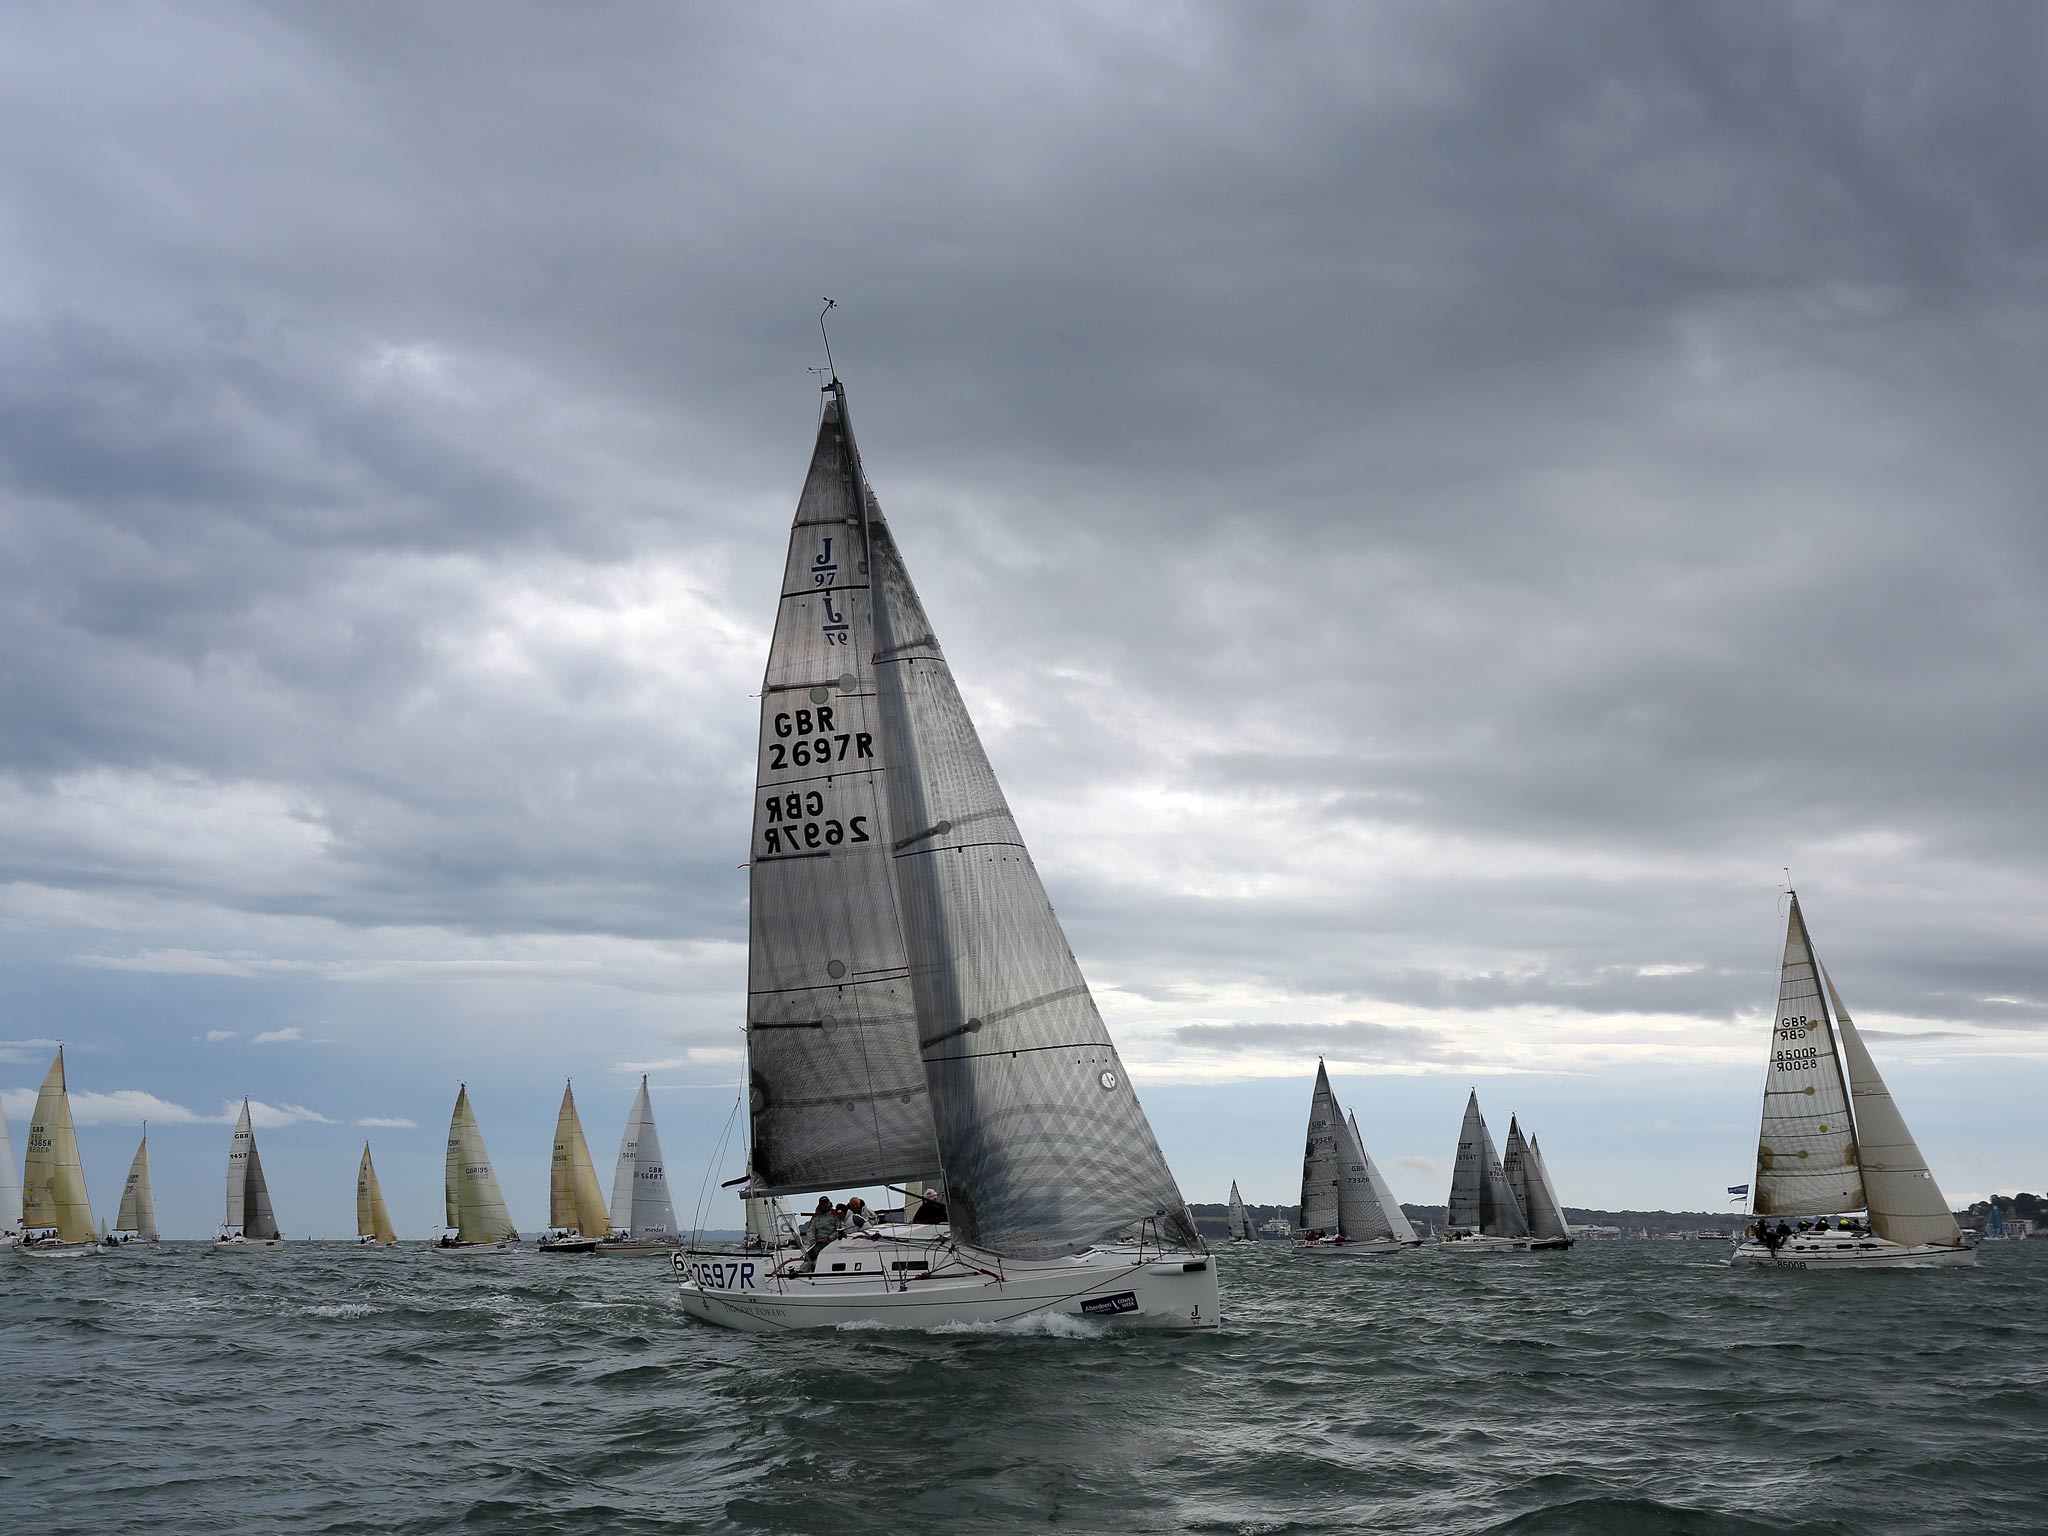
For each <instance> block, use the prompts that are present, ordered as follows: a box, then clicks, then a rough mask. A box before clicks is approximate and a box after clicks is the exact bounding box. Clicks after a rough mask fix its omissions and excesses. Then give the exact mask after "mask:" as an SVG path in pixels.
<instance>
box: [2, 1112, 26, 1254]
mask: <svg viewBox="0 0 2048 1536" xmlns="http://www.w3.org/2000/svg"><path fill="white" fill-rule="evenodd" d="M20 1230H21V1178H20V1176H19V1175H18V1174H16V1173H15V1171H14V1138H13V1137H11V1136H9V1135H8V1134H7V1112H6V1111H5V1110H0V1237H4V1236H6V1235H7V1234H8V1233H10V1232H18V1231H20Z"/></svg>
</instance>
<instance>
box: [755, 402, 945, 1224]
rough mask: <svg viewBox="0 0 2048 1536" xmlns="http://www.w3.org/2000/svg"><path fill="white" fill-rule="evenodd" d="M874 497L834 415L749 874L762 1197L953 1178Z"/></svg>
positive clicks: (780, 640) (772, 657)
mask: <svg viewBox="0 0 2048 1536" xmlns="http://www.w3.org/2000/svg"><path fill="white" fill-rule="evenodd" d="M863 491H864V487H863V484H862V481H861V478H860V469H859V460H858V456H857V454H856V453H855V451H854V447H853V437H852V432H851V430H850V428H849V426H848V425H847V423H846V421H845V417H844V411H843V409H842V407H841V404H840V402H839V401H838V400H837V399H836V398H832V399H828V401H827V403H826V406H825V412H824V417H823V419H822V420H821V421H820V423H819V426H818V441H817V447H816V449H815V451H814V452H813V454H812V456H811V467H810V473H809V474H808V475H807V476H806V477H805V480H804V488H803V494H802V495H801V496H800V497H799V498H798V501H797V512H796V521H795V524H794V526H793V527H792V528H791V530H790V537H789V553H788V557H787V560H786V561H785V564H784V567H783V574H782V588H781V592H782V596H781V601H780V604H779V606H778V607H777V609H776V615H775V633H774V638H773V641H772V642H771V644H770V647H769V652H768V670H767V674H766V676H765V678H764V679H763V683H762V690H761V726H760V736H759V744H758V746H759V760H758V763H757V765H756V783H757V787H756V791H755V795H754V818H753V821H754V833H753V852H752V855H751V859H750V863H749V873H748V889H749V897H750V907H749V943H748V951H747V990H748V996H747V1067H748V1073H747V1078H748V1121H749V1139H750V1143H751V1146H750V1152H749V1172H750V1175H751V1184H750V1188H751V1190H752V1192H754V1193H756V1194H785V1193H795V1192H799V1191H804V1190H813V1189H822V1188H826V1187H831V1186H839V1187H849V1186H856V1185H864V1184H868V1185H872V1184H884V1183H892V1182H901V1181H902V1180H903V1179H904V1178H906V1177H908V1176H910V1175H912V1174H916V1173H920V1172H922V1171H923V1170H925V1169H928V1168H931V1167H933V1166H934V1165H936V1164H937V1163H938V1162H939V1155H938V1146H937V1143H936V1141H935V1140H934V1134H933V1127H932V1111H931V1104H930V1098H929V1090H928V1085H927V1081H926V1076H925V1069H924V1065H923V1063H922V1061H921V1060H920V1058H919V1051H918V1033H917V1018H916V1012H915V1007H914V1004H913V1002H912V988H911V985H910V981H909V978H908V974H907V970H906V959H905V954H904V947H903V933H902V926H901V924H900V922H899V921H898V918H897V909H896V901H897V898H896V890H895V883H894V875H893V873H892V871H891V868H890V857H889V850H890V845H891V840H892V839H891V830H890V810H889V803H888V792H887V790H886V788H885V787H884V783H883V780H884V777H885V770H886V769H887V767H888V766H889V761H890V759H889V755H888V753H889V748H888V746H887V743H886V733H885V732H884V731H883V730H882V728H881V725H880V723H879V721H878V719H877V703H876V698H875V679H874V665H873V655H874V649H875V641H874V631H873V613H872V607H873V605H872V603H871V600H870V598H871V594H870V572H869V565H870V560H869V554H868V550H867V540H866V536H865V533H866V530H865V519H864V517H863V512H862V496H863Z"/></svg>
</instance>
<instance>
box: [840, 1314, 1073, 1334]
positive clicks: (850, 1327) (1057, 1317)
mask: <svg viewBox="0 0 2048 1536" xmlns="http://www.w3.org/2000/svg"><path fill="white" fill-rule="evenodd" d="M832 1326H833V1328H834V1329H835V1330H837V1331H838V1332H840V1333H932V1334H981V1335H986V1336H988V1337H992V1338H1014V1339H1027V1338H1040V1339H1099V1338H1102V1337H1104V1336H1105V1335H1106V1334H1108V1332H1109V1331H1110V1330H1109V1325H1108V1324H1107V1323H1097V1322H1094V1321H1091V1320H1090V1319H1088V1318H1082V1317H1075V1316H1074V1315H1073V1314H1072V1313H1069V1312H1033V1313H1031V1314H1030V1315H1029V1316H1027V1317H1010V1318H1004V1319H1003V1320H1002V1321H1000V1322H970V1321H966V1320H960V1321H955V1322H949V1323H896V1322H889V1321H887V1320H885V1319H882V1318H877V1317H861V1318H853V1319H850V1320H848V1321H847V1322H843V1323H834V1324H833V1325H832Z"/></svg>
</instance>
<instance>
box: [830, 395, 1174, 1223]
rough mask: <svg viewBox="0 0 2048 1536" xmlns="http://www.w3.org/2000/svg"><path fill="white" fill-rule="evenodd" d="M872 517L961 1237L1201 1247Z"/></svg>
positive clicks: (929, 1050)
mask: <svg viewBox="0 0 2048 1536" xmlns="http://www.w3.org/2000/svg"><path fill="white" fill-rule="evenodd" d="M834 394H835V396H836V398H837V403H838V405H839V414H840V419H841V425H842V426H847V428H848V430H847V432H846V434H845V436H846V442H847V444H848V448H849V452H850V453H852V457H851V462H850V465H849V468H850V469H851V471H852V483H853V485H854V486H855V487H856V488H863V489H864V487H865V481H864V479H863V477H862V475H861V473H860V466H859V456H858V453H857V452H853V451H852V449H851V444H852V441H853V434H852V431H851V428H850V424H848V423H847V422H846V421H845V400H844V396H843V394H842V393H840V392H839V391H838V390H837V389H836V387H835V390H834ZM828 414H829V412H828ZM822 442H823V440H822V438H821V447H822ZM853 510H859V508H858V507H856V508H855V509H853ZM865 510H866V513H867V519H868V522H867V535H868V540H867V542H868V556H869V562H870V566H871V568H872V576H871V580H872V582H873V588H874V598H875V600H874V605H873V616H874V625H875V640H874V644H875V676H876V685H877V688H878V690H879V698H880V705H881V708H880V718H881V721H882V724H883V732H882V735H881V738H880V739H881V743H882V746H883V748H884V750H885V751H886V756H887V761H888V764H889V775H888V792H889V806H890V823H891V830H892V833H893V841H892V848H893V851H894V853H895V865H896V891H897V895H898V898H899V900H900V903H901V911H902V919H903V935H904V940H905V945H906V952H907V956H908V959H909V962H910V975H911V978H912V982H913V987H914V992H915V996H916V1010H915V1011H916V1017H917V1021H918V1026H919V1030H920V1035H921V1038H920V1040H919V1044H920V1046H921V1047H922V1049H923V1052H924V1068H925V1075H926V1080H927V1082H928V1083H929V1084H930V1088H931V1107H932V1119H933V1123H934V1125H935V1126H936V1128H937V1132H938V1145H939V1154H940V1155H939V1162H940V1164H941V1166H942V1167H943V1168H944V1169H945V1173H946V1208H947V1213H948V1216H949V1217H950V1219H951V1222H952V1228H953V1232H954V1235H955V1236H956V1237H958V1238H960V1239H962V1240H964V1241H966V1242H968V1243H973V1244H977V1245H979V1246H981V1247H983V1248H987V1249H990V1250H992V1251H993V1252H995V1253H998V1254H1003V1255H1007V1256H1011V1257H1015V1258H1050V1257H1054V1256H1056V1255H1060V1254H1068V1253H1076V1252H1080V1251H1082V1250H1084V1249H1086V1248H1088V1247H1091V1246H1092V1245H1093V1244H1095V1243H1096V1242H1097V1241H1099V1240H1100V1239H1102V1238H1104V1237H1106V1236H1108V1235H1109V1234H1111V1233H1114V1232H1117V1231H1120V1230H1123V1229H1125V1228H1128V1227H1132V1226H1136V1225H1140V1224H1144V1223H1150V1224H1154V1230H1155V1231H1156V1232H1158V1233H1159V1234H1160V1235H1162V1236H1163V1237H1165V1238H1166V1239H1168V1240H1169V1241H1172V1242H1175V1243H1178V1244H1182V1245H1185V1246H1188V1247H1191V1248H1199V1247H1200V1246H1201V1238H1200V1237H1199V1236H1198V1235H1197V1234H1196V1232H1195V1227H1194V1221H1193V1219H1192V1218H1191V1217H1190V1216H1189V1215H1188V1210H1187V1203H1186V1201H1185V1200H1183V1199H1182V1198H1181V1193H1180V1189H1179V1187H1178V1186H1177V1185H1176V1184H1175V1182H1174V1178H1173V1174H1172V1172H1171V1171H1170V1170H1169V1169H1168V1168H1167V1166H1166V1158H1165V1156H1164V1155H1163V1154H1162V1153H1161V1152H1160V1150H1159V1143H1158V1142H1157V1141H1156V1140H1155V1139H1154V1138H1153V1135H1152V1127H1151V1125H1150V1124H1149V1123H1148V1122H1147V1120H1146V1118H1145V1112H1144V1110H1143V1108H1142V1107H1140V1105H1139V1103H1138V1098H1137V1095H1136V1094H1135V1093H1134V1092H1133V1091H1132V1088H1131V1082H1130V1075H1129V1073H1127V1072H1126V1071H1125V1070H1124V1064H1123V1061H1122V1059H1121V1058H1120V1057H1119V1056H1118V1055H1117V1050H1116V1045H1115V1043H1114V1042H1113V1041H1112V1040H1111V1039H1110V1037H1109V1031H1108V1029H1107V1028H1105V1027H1104V1025H1103V1022H1102V1015H1101V1014H1100V1013H1099V1012H1098V1011H1097V1010H1096V1007H1095V1000H1094V998H1093V997H1092V996H1091V995H1090V993H1089V991H1088V984H1087V982H1086V981H1085V980H1084V979H1083V978H1082V975H1081V968H1080V966H1079V964H1077V963H1076V961H1075V959H1074V954H1073V951H1072V949H1070V948H1069V947H1068V944H1067V940H1066V935H1065V934H1064V933H1063V932H1062V931H1061V928H1060V923H1059V919H1058V918H1057V917H1056V916H1055V915H1054V914H1053V910H1052V904H1051V903H1050V902H1049V901H1048V900H1047V899H1046V895H1045V887H1044V886H1043V885H1042V884H1041V883H1040V882H1039V878H1038V871H1037V869H1036V868H1035V867H1034V866H1033V864H1032V862H1031V855H1030V853H1029V851H1028V850H1027V849H1026V848H1025V846H1024V841H1023V838H1022V837H1021V836H1020V835H1019V833H1018V830H1017V826H1016V823H1015V821H1014V820H1012V818H1011V815H1010V808H1009V804H1008V802H1007V801H1005V799H1004V798H1003V792H1002V789H1001V787H1000V786H999V785H998V784H997V782H996V776H995V772H994V770H993V769H992V768H991V767H990V765H989V761H988V756H987V754H986V753H985V752H984V751H983V750H982V745H981V740H980V738H979V737H978V736H977V735H976V734H975V730H974V723H973V721H972V720H971V719H970V718H969V717H968V713H967V706H966V704H965V703H964V702H963V701H962V699H961V697H960V691H959V689H958V687H957V686H956V685H955V683H954V681H953V674H952V671H951V669H950V668H949V667H948V666H947V664H946V659H945V656H944V653H943V652H941V650H940V649H939V643H938V639H937V637H936V636H935V635H934V634H933V632H932V626H931V621H930V620H929V619H928V618H927V617H926V615H925V611H924V605H923V604H922V603H920V602H919V601H918V596H917V591H916V589H915V587H913V586H912V584H911V580H910V576H909V573H908V571H907V570H906V569H905V568H904V564H903V558H902V555H901V553H900V551H899V550H898V549H897V547H896V543H895V540H894V538H893V537H892V536H891V534H890V531H889V528H888V525H887V523H886V522H885V521H884V520H883V517H882V513H881V508H880V507H879V505H877V504H876V503H875V501H874V498H873V497H872V495H869V496H867V497H866V499H865ZM811 862H816V861H811ZM929 1165H930V1160H929V1159H924V1160H922V1161H921V1162H920V1164H919V1165H918V1166H919V1167H928V1166H929ZM903 1171H904V1172H911V1171H913V1170H912V1169H911V1168H909V1167H906V1168H904V1169H903Z"/></svg>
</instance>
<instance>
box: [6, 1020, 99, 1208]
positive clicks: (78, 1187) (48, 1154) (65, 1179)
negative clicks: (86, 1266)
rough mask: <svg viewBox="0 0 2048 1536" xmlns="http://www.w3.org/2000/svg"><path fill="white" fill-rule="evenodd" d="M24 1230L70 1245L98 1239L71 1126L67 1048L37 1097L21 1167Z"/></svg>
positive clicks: (54, 1063)
mask: <svg viewBox="0 0 2048 1536" xmlns="http://www.w3.org/2000/svg"><path fill="white" fill-rule="evenodd" d="M21 1226H22V1230H23V1231H24V1232H42V1231H52V1230H54V1231H55V1232H56V1234H57V1237H58V1240H59V1241H61V1242H66V1243H89V1242H91V1241H92V1240H93V1237H94V1235H95V1234H94V1230H93V1221H92V1201H91V1199H90V1198H89V1197H88V1196H87V1194H86V1189H85V1170H84V1169H83V1168H82V1167H80V1165H79V1161H78V1131H77V1128H76V1127H75V1126H74V1125H73V1124H72V1121H71V1096H70V1093H69V1091H68V1090H67V1088H66V1084H65V1077H64V1048H63V1047H62V1046H59V1047H57V1059H56V1060H55V1061H53V1062H51V1063H50V1070H49V1072H48V1073H47V1074H46V1075H45V1076H44V1078H43V1085H42V1087H41V1088H40V1089H39V1090H37V1093H36V1107H35V1109H34V1110H33V1111H32V1112H31V1114H30V1117H29V1125H28V1147H27V1153H26V1156H25V1157H24V1158H23V1162H22V1175H21Z"/></svg>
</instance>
